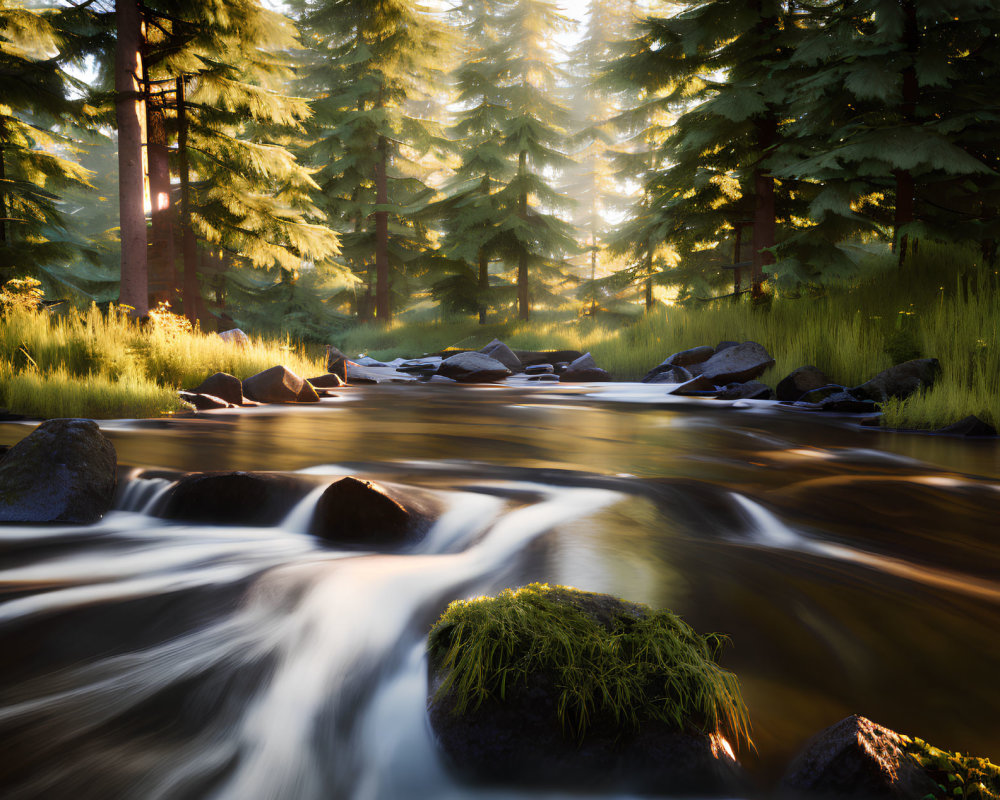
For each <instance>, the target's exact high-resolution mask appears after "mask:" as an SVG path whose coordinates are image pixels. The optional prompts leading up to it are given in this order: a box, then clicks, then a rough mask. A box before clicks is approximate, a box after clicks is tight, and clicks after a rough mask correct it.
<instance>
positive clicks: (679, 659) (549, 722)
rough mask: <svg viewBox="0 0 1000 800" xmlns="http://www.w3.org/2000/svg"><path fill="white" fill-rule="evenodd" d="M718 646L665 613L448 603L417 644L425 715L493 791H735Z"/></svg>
mask: <svg viewBox="0 0 1000 800" xmlns="http://www.w3.org/2000/svg"><path fill="white" fill-rule="evenodd" d="M724 641H725V639H724V637H721V636H719V635H716V634H708V635H700V634H698V633H696V632H695V631H694V630H693V629H692V628H691V627H690V626H688V625H687V624H685V623H684V622H683V621H681V620H680V619H679V618H678V617H677V616H675V615H674V614H672V613H670V612H668V611H654V610H653V609H650V608H648V607H647V606H642V605H638V604H635V603H629V602H627V601H624V600H619V599H617V598H614V597H611V596H609V595H603V594H594V593H591V592H581V591H578V590H575V589H570V588H567V587H562V586H548V585H543V584H531V585H529V586H525V587H523V588H521V589H518V590H505V591H503V592H501V593H500V594H499V595H498V596H496V597H482V598H476V599H474V600H467V601H458V602H455V603H452V604H451V605H450V606H449V607H448V609H447V610H446V611H445V613H444V614H443V615H442V617H441V619H440V620H439V621H438V622H437V624H436V625H435V626H434V627H433V629H432V630H431V633H430V638H429V645H428V646H429V657H430V659H429V660H430V664H429V666H430V676H429V678H430V681H429V683H430V699H429V712H430V718H431V722H432V724H433V726H434V729H435V732H436V733H437V736H438V740H439V742H440V744H441V746H442V749H443V750H444V752H445V754H446V755H447V757H448V759H449V761H450V762H451V764H452V765H453V766H454V767H455V768H456V769H458V770H459V771H460V772H462V773H464V774H465V775H467V776H469V777H473V778H477V779H483V780H489V781H500V782H505V783H521V784H524V783H540V784H560V785H573V786H583V787H591V788H593V787H596V786H619V787H624V788H629V789H634V790H643V791H657V792H663V793H670V794H685V793H686V794H692V793H697V794H714V793H722V792H728V791H738V790H739V789H740V788H741V787H742V785H743V780H744V779H743V774H742V771H741V769H740V768H739V766H738V764H737V763H736V761H735V759H734V758H733V756H732V751H731V749H730V748H729V746H728V743H727V742H726V741H725V739H724V737H725V736H729V737H731V738H732V739H733V740H734V741H735V742H737V743H739V742H741V741H743V742H745V741H748V738H749V737H748V729H749V724H748V716H747V711H746V707H745V705H744V703H743V701H742V699H741V697H740V691H739V686H738V683H737V681H736V678H735V676H734V675H732V674H731V673H729V672H727V671H726V670H724V669H722V668H721V667H720V666H719V665H718V663H717V661H716V659H717V656H718V653H719V650H720V649H721V647H722V645H723V643H724Z"/></svg>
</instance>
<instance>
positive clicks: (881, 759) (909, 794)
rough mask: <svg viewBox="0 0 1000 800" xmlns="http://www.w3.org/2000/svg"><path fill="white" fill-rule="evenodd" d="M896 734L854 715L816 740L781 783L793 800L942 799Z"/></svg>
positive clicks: (934, 785)
mask: <svg viewBox="0 0 1000 800" xmlns="http://www.w3.org/2000/svg"><path fill="white" fill-rule="evenodd" d="M905 745H906V743H905V742H904V740H903V738H902V737H901V736H900V735H899V734H897V733H896V732H895V731H891V730H889V729H888V728H883V727H882V726H881V725H876V724H875V723H874V722H872V721H871V720H870V719H866V718H865V717H862V716H858V715H857V714H853V715H851V716H849V717H845V718H844V719H842V720H841V721H840V722H838V723H836V724H835V725H831V726H830V727H829V728H827V729H826V730H824V731H822V732H821V733H819V734H818V735H817V736H816V737H815V738H813V739H812V740H811V741H810V742H809V743H808V744H807V745H806V747H805V749H804V750H803V751H802V752H801V753H799V755H798V756H797V757H796V758H795V760H794V761H793V762H792V764H791V766H790V767H789V768H788V772H787V773H786V774H785V777H784V779H783V780H782V788H783V789H784V790H785V794H786V795H787V796H790V797H794V798H800V797H801V798H806V797H808V798H812V797H823V798H844V800H847V798H851V799H852V800H874V798H897V799H898V800H922V798H925V797H938V796H939V793H938V786H937V784H936V783H935V782H934V781H933V780H931V778H930V777H929V776H928V775H927V773H925V772H924V770H923V769H922V768H921V766H920V764H918V763H917V761H916V760H915V759H914V758H913V757H912V756H910V755H909V754H908V753H907V752H906V749H905Z"/></svg>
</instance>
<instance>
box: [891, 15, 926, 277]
mask: <svg viewBox="0 0 1000 800" xmlns="http://www.w3.org/2000/svg"><path fill="white" fill-rule="evenodd" d="M902 8H903V14H904V22H903V42H904V44H905V45H906V53H907V55H908V57H909V63H908V64H907V66H906V67H904V68H903V102H902V103H901V105H900V109H899V111H900V115H901V116H902V118H903V121H904V123H905V124H907V125H912V124H914V123H915V122H916V121H917V95H918V92H919V88H918V85H917V70H916V68H915V66H914V61H915V59H916V57H917V55H918V52H919V50H920V30H919V28H918V27H917V7H916V3H915V1H914V0H902ZM895 174H896V213H895V215H894V218H893V235H892V247H893V250H895V251H896V253H897V255H898V257H899V261H898V264H899V266H903V264H904V262H905V261H906V251H907V244H908V242H907V239H908V238H909V237H907V236H906V235H905V234H901V233H900V229H901V228H903V226H905V225H909V224H910V223H911V222H913V219H914V215H915V204H916V201H915V198H916V193H917V187H916V182H915V181H914V180H913V174H912V173H911V172H910V171H909V170H905V169H899V170H896V173H895Z"/></svg>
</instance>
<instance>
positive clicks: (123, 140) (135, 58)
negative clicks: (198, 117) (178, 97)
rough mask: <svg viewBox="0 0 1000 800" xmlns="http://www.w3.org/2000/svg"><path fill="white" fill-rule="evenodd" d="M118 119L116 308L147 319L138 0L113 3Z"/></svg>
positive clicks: (140, 23) (140, 25) (140, 36)
mask: <svg viewBox="0 0 1000 800" xmlns="http://www.w3.org/2000/svg"><path fill="white" fill-rule="evenodd" d="M115 24H116V26H117V36H116V40H115V117H116V120H117V125H118V209H119V226H120V231H121V243H122V253H121V284H120V287H119V294H118V302H119V303H121V304H123V305H127V306H131V307H132V309H133V312H132V313H133V314H134V315H135V316H138V317H144V316H146V315H147V314H148V313H149V300H148V288H147V283H148V276H147V273H146V212H145V208H144V203H143V198H144V195H145V191H144V190H145V175H144V174H143V164H142V144H143V142H142V129H143V111H144V108H143V101H142V93H141V91H140V77H141V75H142V63H141V62H142V59H141V57H140V52H141V46H142V22H141V19H140V16H139V4H138V3H137V2H136V0H117V2H116V3H115Z"/></svg>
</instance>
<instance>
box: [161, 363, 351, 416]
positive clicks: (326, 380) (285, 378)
mask: <svg viewBox="0 0 1000 800" xmlns="http://www.w3.org/2000/svg"><path fill="white" fill-rule="evenodd" d="M344 383H345V381H344V379H343V378H342V377H341V376H339V375H335V374H332V373H327V374H325V375H320V376H318V377H315V378H302V377H300V376H299V375H296V374H295V373H294V372H292V371H291V370H290V369H288V367H283V366H275V367H271V368H270V369H265V370H264V371H263V372H258V373H257V374H256V375H252V376H250V377H249V378H247V379H245V380H242V381H241V380H240V379H239V378H237V377H236V376H234V375H229V374H228V373H225V372H216V373H215V374H214V375H210V376H209V377H208V378H206V379H205V380H203V381H202V382H201V383H200V384H198V385H197V386H195V387H194V388H193V389H188V390H186V391H182V392H180V397H181V399H182V400H184V401H185V402H187V403H190V404H191V405H192V406H194V407H195V408H196V409H198V410H199V411H212V410H215V409H219V408H241V407H243V408H246V407H248V406H258V405H261V404H264V403H318V402H319V401H320V398H322V397H334V396H336V395H335V394H334V392H332V391H330V390H331V389H335V388H337V387H338V386H343V385H344Z"/></svg>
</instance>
